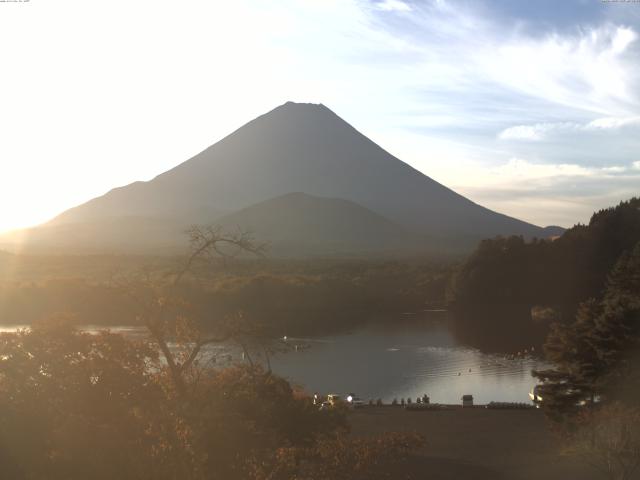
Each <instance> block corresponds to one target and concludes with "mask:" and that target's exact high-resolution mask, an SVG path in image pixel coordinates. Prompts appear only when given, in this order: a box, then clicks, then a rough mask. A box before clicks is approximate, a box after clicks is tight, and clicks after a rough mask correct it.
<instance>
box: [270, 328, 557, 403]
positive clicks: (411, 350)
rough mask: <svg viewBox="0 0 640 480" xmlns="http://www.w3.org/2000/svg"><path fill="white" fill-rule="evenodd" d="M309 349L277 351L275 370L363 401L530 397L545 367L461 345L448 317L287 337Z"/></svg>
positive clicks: (311, 388) (308, 386)
mask: <svg viewBox="0 0 640 480" xmlns="http://www.w3.org/2000/svg"><path fill="white" fill-rule="evenodd" d="M287 342H299V343H301V344H308V345H309V348H306V349H304V350H302V351H300V350H299V351H294V352H292V353H288V354H285V355H278V356H276V357H275V359H273V360H272V367H273V370H274V371H275V372H277V373H278V374H280V375H282V376H284V377H286V378H288V379H289V380H290V381H292V382H294V383H296V384H299V385H302V386H304V387H305V389H306V390H308V391H310V392H314V391H317V392H321V393H325V394H326V393H342V394H344V393H349V392H354V393H356V395H358V396H360V397H362V398H363V399H365V400H369V399H377V398H382V400H383V401H385V402H389V401H391V400H393V399H394V398H397V399H398V400H400V398H407V397H410V398H411V399H413V400H414V401H415V398H416V397H417V396H422V395H423V394H427V395H429V397H430V398H431V402H432V403H459V402H460V397H461V396H462V395H464V394H471V395H473V397H474V400H475V402H476V403H488V402H490V401H501V402H529V396H528V394H529V391H530V390H531V388H532V387H533V386H534V385H535V384H536V380H535V378H533V377H532V376H531V371H532V370H533V369H540V368H544V367H546V366H547V365H546V364H545V363H544V362H542V361H540V360H537V359H535V358H533V357H531V356H523V357H521V358H506V357H505V356H503V355H491V354H484V353H481V352H480V351H478V350H476V349H473V348H469V347H467V346H464V345H460V344H458V343H457V342H456V340H455V338H454V337H453V335H452V334H451V332H450V330H449V329H448V327H447V322H442V321H440V322H438V321H436V322H432V321H411V322H407V321H401V322H398V323H395V324H394V325H393V326H390V325H386V326H383V325H369V326H366V327H362V328H360V329H358V330H356V331H354V332H352V333H350V334H344V335H335V336H329V337H323V338H317V339H287Z"/></svg>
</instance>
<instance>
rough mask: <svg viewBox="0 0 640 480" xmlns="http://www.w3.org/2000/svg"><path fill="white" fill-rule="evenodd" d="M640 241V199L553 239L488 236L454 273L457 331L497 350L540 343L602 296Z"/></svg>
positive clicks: (452, 299)
mask: <svg viewBox="0 0 640 480" xmlns="http://www.w3.org/2000/svg"><path fill="white" fill-rule="evenodd" d="M638 241H640V199H639V198H633V199H631V200H629V201H626V202H621V203H620V204H619V205H617V206H615V207H612V208H607V209H604V210H600V211H598V212H596V213H594V214H593V216H592V217H591V220H590V222H589V224H588V225H576V226H575V227H573V228H571V229H569V230H567V231H566V232H565V233H564V234H563V235H562V236H561V237H559V238H556V239H550V240H540V239H534V240H533V241H530V242H527V241H525V240H524V239H523V238H522V237H508V238H501V237H499V238H495V239H490V240H484V241H482V242H481V243H480V245H479V246H478V248H477V250H476V251H475V252H474V253H473V254H472V255H471V256H470V257H469V258H468V259H467V260H466V261H465V262H464V263H463V264H462V265H461V266H460V267H459V268H458V270H457V271H456V273H455V274H454V275H453V277H452V282H451V285H450V289H449V294H448V295H449V300H450V302H451V305H452V308H453V309H454V310H455V312H456V330H457V331H458V332H459V333H460V335H462V336H463V337H464V338H466V339H467V340H469V341H471V342H472V343H476V344H481V345H483V346H486V347H488V348H493V349H496V350H505V349H515V350H518V349H521V348H528V347H529V346H532V345H533V346H540V345H542V343H543V342H544V339H545V337H546V335H547V334H548V332H549V326H550V325H551V323H553V322H556V321H559V322H565V323H567V322H571V321H573V318H574V317H575V314H576V312H577V311H578V307H579V305H580V303H581V302H583V301H585V300H587V299H589V298H596V297H599V296H600V295H601V294H602V291H603V290H604V288H605V285H606V281H607V275H608V274H609V272H610V270H611V269H612V268H613V266H614V264H615V263H616V261H617V260H618V259H619V258H620V256H621V255H622V254H623V253H624V252H627V251H630V250H631V249H632V248H633V247H634V246H635V245H636V243H637V242H638Z"/></svg>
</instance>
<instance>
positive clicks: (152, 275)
mask: <svg viewBox="0 0 640 480" xmlns="http://www.w3.org/2000/svg"><path fill="white" fill-rule="evenodd" d="M187 234H188V236H189V241H190V251H189V254H188V255H187V257H186V259H185V261H184V263H183V264H182V265H181V266H180V267H179V268H178V269H177V270H176V271H173V272H165V273H164V274H160V275H158V274H157V272H153V271H151V270H145V271H143V272H140V274H139V275H138V277H137V278H136V279H134V280H133V281H131V278H129V281H128V282H126V283H127V284H126V285H125V284H123V283H122V282H120V286H121V287H123V289H124V290H125V292H126V293H127V295H129V296H131V297H133V298H134V299H135V300H136V302H137V304H138V305H139V306H140V314H139V315H138V320H139V321H140V322H141V323H142V324H143V325H145V327H146V328H147V330H148V331H149V334H150V336H151V338H152V340H153V341H154V342H155V343H157V345H158V348H159V349H160V351H161V352H162V355H163V357H164V359H165V361H166V364H167V368H168V371H169V374H170V377H171V380H172V383H173V385H174V387H175V389H176V392H177V393H178V395H179V396H180V397H182V398H186V397H187V396H188V393H189V391H188V382H187V376H188V374H190V373H192V372H191V370H192V367H193V366H194V364H195V363H196V361H197V359H198V357H199V355H200V354H201V352H202V350H203V349H204V348H205V347H206V346H207V345H210V344H220V343H223V342H228V341H231V340H235V341H236V342H237V343H238V344H239V345H240V346H241V347H242V348H243V350H244V351H245V354H246V355H247V356H249V355H248V350H247V341H246V339H247V338H251V339H253V340H255V339H256V338H258V337H260V333H259V332H258V331H257V329H256V328H255V326H250V325H249V323H248V322H246V321H243V317H242V315H241V314H239V315H237V316H235V317H234V318H231V319H227V321H226V322H223V323H222V325H220V323H219V324H218V330H219V332H217V334H210V333H205V332H203V331H202V330H201V329H200V328H198V326H197V325H196V323H195V322H194V321H193V320H192V319H190V318H189V317H188V316H186V315H185V312H186V311H187V310H188V308H189V305H188V302H186V301H185V300H184V299H183V298H182V297H181V295H180V294H179V286H180V284H181V282H182V281H183V280H184V279H185V277H186V276H187V275H192V276H194V277H195V278H197V277H198V275H197V269H196V267H197V266H200V263H207V262H210V261H212V260H215V259H221V260H223V261H224V260H228V259H230V258H235V257H237V256H239V255H241V254H251V255H254V256H263V255H264V252H265V250H266V245H264V244H259V243H257V242H256V241H255V240H254V238H253V237H252V235H251V234H250V233H248V232H246V231H242V230H238V231H237V232H227V231H224V230H223V229H222V228H221V227H218V226H206V227H201V226H193V227H191V228H190V229H189V230H188V231H187ZM134 284H135V285H136V286H134ZM172 340H176V341H178V342H179V343H180V345H181V347H182V348H181V349H179V351H176V350H175V349H172V348H171V347H170V342H171V341H172ZM263 350H264V351H265V353H266V351H267V350H266V349H265V348H264V347H263ZM249 358H251V357H250V356H249ZM195 376H196V377H197V374H196V375H195Z"/></svg>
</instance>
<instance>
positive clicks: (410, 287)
mask: <svg viewBox="0 0 640 480" xmlns="http://www.w3.org/2000/svg"><path fill="white" fill-rule="evenodd" d="M92 260H93V259H92V257H86V258H85V259H84V262H85V263H81V262H79V260H78V258H70V259H69V268H68V269H65V268H64V257H56V258H54V259H52V260H50V261H51V262H52V264H53V265H54V266H55V268H53V267H52V268H50V269H48V268H47V267H46V262H43V263H44V264H45V266H41V267H40V269H41V270H40V271H37V270H36V266H35V265H33V264H31V265H29V267H28V268H26V270H27V271H28V272H29V280H28V281H27V280H26V279H24V278H25V277H26V274H25V273H24V272H23V271H20V269H19V268H18V269H17V270H16V273H15V275H14V276H13V277H17V278H18V279H17V280H16V279H14V278H13V277H11V276H6V277H5V280H4V281H3V282H0V323H2V324H31V323H33V322H37V321H38V320H40V319H42V318H45V317H47V316H49V315H51V314H52V313H56V312H64V313H68V314H72V315H74V316H75V317H76V319H77V322H78V323H79V324H92V325H133V324H136V323H137V321H138V320H137V319H138V317H139V308H138V299H137V298H136V296H135V295H132V292H135V291H140V290H141V289H143V287H144V286H145V285H146V284H148V283H154V284H158V283H162V282H161V281H160V280H162V279H164V278H165V277H167V276H169V275H170V274H171V272H173V271H175V270H176V269H177V268H179V265H180V261H183V259H159V258H155V259H148V260H150V264H149V265H147V266H146V267H145V266H144V263H143V260H142V259H140V258H135V259H134V260H135V262H132V264H129V265H126V268H123V265H124V264H123V262H122V259H118V258H117V259H115V260H114V264H113V265H112V266H111V267H110V264H109V262H108V261H107V260H106V259H105V257H98V258H96V259H95V261H96V262H97V264H98V265H97V266H91V262H92ZM25 261H26V262H27V263H29V262H31V260H30V259H26V260H25ZM132 265H133V266H132ZM134 266H135V267H136V268H134ZM448 268H449V267H448V266H447V265H444V264H437V263H433V262H415V263H414V264H411V265H409V264H407V263H402V262H382V261H381V262H373V261H371V262H364V261H353V262H349V261H341V262H339V261H298V262H296V261H278V260H264V259H258V260H247V259H243V260H231V259H225V260H224V261H218V262H217V264H216V265H213V266H212V265H211V263H210V262H206V263H205V262H202V263H201V264H200V263H196V264H194V266H193V268H192V270H193V272H190V273H189V275H188V276H186V277H185V278H184V279H183V280H182V282H181V285H180V295H181V298H183V299H184V302H185V304H186V306H187V307H188V308H186V310H185V311H186V313H187V314H188V315H190V316H191V317H193V319H194V320H196V321H197V322H198V324H199V325H200V327H202V328H205V329H206V328H209V327H216V324H217V323H218V322H220V321H223V320H224V319H225V318H226V317H228V316H230V315H235V314H237V313H238V312H242V313H243V314H244V315H245V317H248V318H250V319H251V320H253V321H255V322H259V323H261V324H264V325H267V326H268V327H270V328H271V330H272V331H273V333H274V334H278V335H280V334H283V333H286V334H289V335H295V334H313V333H325V332H327V331H332V330H339V329H342V328H348V327H350V326H353V325H355V324H357V323H360V322H363V321H367V320H371V319H372V318H375V317H383V316H385V315H387V314H388V313H392V312H404V311H408V310H412V309H413V310H418V309H421V308H424V304H425V302H426V301H431V302H442V300H443V299H444V295H445V289H446V282H447V275H448ZM23 270H24V269H23ZM77 270H79V271H80V272H82V273H80V274H78V273H77ZM74 273H75V275H73V276H71V275H72V274H74ZM150 279H151V280H150ZM159 279H160V280H159Z"/></svg>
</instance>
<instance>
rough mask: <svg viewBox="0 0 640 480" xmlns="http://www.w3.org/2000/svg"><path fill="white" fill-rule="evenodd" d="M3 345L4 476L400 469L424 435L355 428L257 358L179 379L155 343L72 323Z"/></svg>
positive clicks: (334, 474)
mask: <svg viewBox="0 0 640 480" xmlns="http://www.w3.org/2000/svg"><path fill="white" fill-rule="evenodd" d="M0 351H1V352H2V358H1V361H0V464H1V465H2V478H7V479H13V480H20V479H43V480H45V479H46V480H55V479H65V480H71V479H87V478H92V479H105V480H106V479H116V478H117V479H177V478H180V479H205V478H206V479H265V480H266V479H293V478H299V479H318V480H320V479H326V478H335V479H340V478H344V479H347V478H349V479H369V478H398V477H389V476H387V475H392V474H393V472H394V468H396V465H398V464H400V463H402V461H403V459H404V458H405V457H406V456H407V455H409V453H410V452H411V451H412V450H413V449H414V448H415V447H416V446H419V445H420V444H421V439H420V438H418V437H417V436H416V435H408V434H406V435H405V434H397V435H384V436H377V437H368V438H359V439H355V438H351V437H349V436H347V430H348V428H347V422H346V417H345V412H344V411H341V410H338V409H332V410H329V411H319V410H318V408H317V407H316V406H314V405H313V404H312V401H311V400H310V399H309V398H308V397H306V396H305V395H303V394H302V393H300V392H295V391H294V390H292V388H291V386H290V385H289V384H288V383H287V382H286V381H285V380H283V379H281V378H278V377H277V376H275V375H272V374H271V373H269V372H268V371H265V370H262V369H260V368H258V367H254V368H251V367H235V368H230V369H226V370H219V371H214V370H202V369H198V368H195V367H194V366H193V365H192V366H191V367H190V368H188V369H184V370H182V371H181V378H182V381H183V382H184V383H183V384H182V385H179V384H177V383H176V381H175V378H174V377H173V376H172V374H171V373H170V372H169V371H168V367H167V366H166V363H165V362H161V361H160V355H159V353H158V348H157V345H154V344H148V343H146V342H133V341H131V340H127V339H125V338H123V337H122V336H120V335H114V334H110V333H106V332H105V333H102V334H99V335H89V334H86V333H79V332H77V331H75V330H74V329H73V328H72V327H70V326H68V325H66V324H65V323H64V322H57V321H51V322H47V324H46V325H42V326H36V327H34V328H33V329H32V330H31V331H28V332H26V331H23V332H19V333H11V334H3V335H2V336H0ZM183 387H186V388H183ZM382 472H386V473H382Z"/></svg>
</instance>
